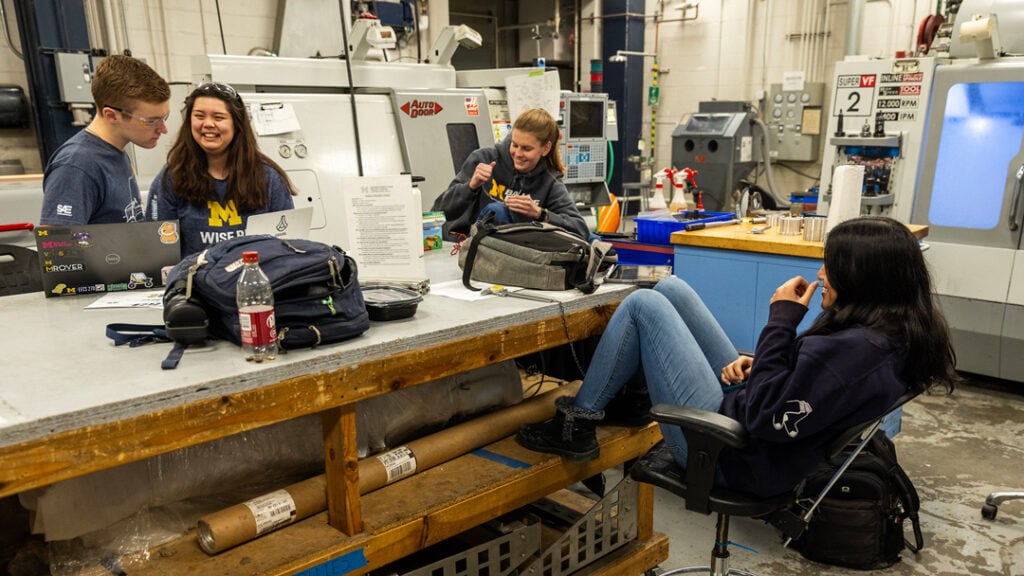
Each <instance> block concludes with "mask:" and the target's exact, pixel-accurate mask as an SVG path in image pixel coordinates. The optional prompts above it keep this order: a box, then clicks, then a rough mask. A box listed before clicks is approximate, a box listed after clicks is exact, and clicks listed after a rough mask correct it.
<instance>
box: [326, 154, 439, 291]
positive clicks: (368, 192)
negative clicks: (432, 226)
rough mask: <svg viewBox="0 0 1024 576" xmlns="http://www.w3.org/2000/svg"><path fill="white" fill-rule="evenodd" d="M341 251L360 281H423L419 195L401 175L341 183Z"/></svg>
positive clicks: (369, 177) (347, 179) (373, 177)
mask: <svg viewBox="0 0 1024 576" xmlns="http://www.w3.org/2000/svg"><path fill="white" fill-rule="evenodd" d="M341 191H342V196H343V197H344V212H345V218H346V226H345V228H346V231H345V232H346V236H347V238H348V242H347V244H346V247H347V249H348V251H349V252H351V253H352V257H353V258H355V260H356V263H357V264H358V265H359V278H360V280H373V281H388V280H393V281H410V280H413V281H414V280H420V279H425V278H426V277H427V269H426V265H425V264H424V261H423V256H424V255H423V211H422V209H421V201H420V192H419V190H418V189H416V188H414V187H413V185H412V178H411V177H410V176H409V175H408V174H406V175H394V176H365V177H361V178H344V179H342V190H341Z"/></svg>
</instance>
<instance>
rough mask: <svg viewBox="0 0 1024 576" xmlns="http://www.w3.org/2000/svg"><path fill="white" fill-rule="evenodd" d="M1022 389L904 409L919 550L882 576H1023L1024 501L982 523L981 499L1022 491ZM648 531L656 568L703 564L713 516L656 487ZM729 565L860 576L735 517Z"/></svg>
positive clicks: (993, 389) (784, 575) (903, 456)
mask: <svg viewBox="0 0 1024 576" xmlns="http://www.w3.org/2000/svg"><path fill="white" fill-rule="evenodd" d="M1022 436H1024V384H1015V385H1003V387H999V386H997V385H993V384H990V383H985V382H975V383H971V384H968V385H965V386H962V387H960V388H958V389H957V391H956V392H954V394H953V395H952V396H945V395H942V394H934V395H927V396H921V397H919V398H917V399H916V400H914V401H913V402H912V403H911V404H910V405H908V406H907V407H906V409H905V411H904V416H903V430H902V432H901V433H900V434H899V435H898V436H897V437H896V438H895V443H896V446H897V450H898V455H899V459H900V463H901V464H902V465H903V467H904V469H905V470H906V471H907V474H908V475H909V476H910V478H911V479H912V480H913V482H914V485H915V486H916V487H917V491H918V494H919V495H920V497H921V512H920V516H921V528H922V531H923V532H924V538H925V546H924V549H923V550H921V552H920V553H918V554H917V555H916V556H915V555H914V554H911V553H909V552H906V551H905V552H904V554H903V560H902V561H901V562H899V563H898V564H896V565H894V566H892V567H890V568H888V569H886V570H884V571H881V572H882V573H884V574H891V575H894V576H895V575H915V576H925V575H927V576H953V575H957V576H959V575H964V574H971V575H976V576H1022V575H1024V501H1008V502H1005V503H1004V504H1003V505H1002V506H1000V508H999V512H998V514H997V516H996V519H995V520H994V521H990V520H985V519H983V518H982V517H981V513H980V510H981V505H982V503H983V502H984V500H985V496H986V495H988V493H990V492H992V491H995V490H1000V491H1006V490H1024V441H1022V440H1021V437H1022ZM654 524H655V529H656V530H658V531H659V532H663V533H665V534H667V535H668V536H669V548H670V556H669V560H668V561H667V562H665V563H664V564H662V568H663V569H666V570H668V569H673V568H679V567H682V566H692V565H700V564H707V562H708V559H709V557H710V552H711V546H712V544H713V542H714V530H715V517H714V516H702V515H700V514H696V513H693V512H687V511H686V510H684V509H683V508H682V506H681V503H680V500H679V498H678V497H676V496H674V495H672V494H671V493H669V492H665V491H662V490H660V489H658V491H657V493H656V500H655V518H654ZM729 539H730V540H731V541H733V542H737V543H739V544H742V545H744V546H749V547H752V548H755V549H756V550H758V551H759V552H760V553H759V554H754V553H751V552H747V551H746V550H743V549H741V548H736V547H733V548H731V551H732V558H731V566H732V567H734V568H741V569H744V570H748V571H751V572H756V573H758V574H761V575H762V576H788V575H817V574H837V575H847V574H849V575H852V574H864V573H865V572H860V571H856V570H846V569H842V568H836V567H832V566H824V565H822V564H817V563H814V562H810V561H808V560H805V559H804V558H803V557H802V556H800V554H799V553H797V552H794V551H792V550H788V549H784V548H783V547H782V543H781V540H780V538H779V537H778V536H777V533H776V531H775V529H774V528H772V527H771V526H768V525H767V524H765V523H763V522H761V521H757V520H750V519H746V518H734V519H733V520H732V522H731V527H730V538H729Z"/></svg>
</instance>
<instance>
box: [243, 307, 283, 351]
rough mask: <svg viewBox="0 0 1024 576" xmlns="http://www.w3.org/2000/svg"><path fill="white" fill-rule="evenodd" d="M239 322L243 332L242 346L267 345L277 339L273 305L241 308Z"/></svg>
mask: <svg viewBox="0 0 1024 576" xmlns="http://www.w3.org/2000/svg"><path fill="white" fill-rule="evenodd" d="M238 324H239V326H240V327H241V332H242V346H266V345H268V344H272V343H273V342H275V341H276V340H277V326H276V325H275V323H274V307H273V306H267V305H266V304H260V305H257V306H244V307H242V308H239V309H238Z"/></svg>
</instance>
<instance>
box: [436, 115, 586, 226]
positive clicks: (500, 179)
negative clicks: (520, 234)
mask: <svg viewBox="0 0 1024 576" xmlns="http://www.w3.org/2000/svg"><path fill="white" fill-rule="evenodd" d="M564 172H565V167H564V166H563V165H562V161H561V159H560V158H559V157H558V124H556V123H555V119H554V118H552V117H551V115H550V114H548V113H547V111H545V110H542V109H539V108H534V109H531V110H527V111H525V112H523V113H522V114H520V115H519V116H518V117H517V118H516V121H515V123H514V124H513V125H512V132H511V133H510V134H509V135H508V136H507V137H505V139H504V140H502V141H501V142H499V143H497V144H496V145H494V146H490V147H487V148H480V149H479V150H476V151H475V152H473V153H472V154H470V155H469V158H467V159H466V161H465V162H464V163H463V164H462V169H461V170H459V173H458V174H457V175H456V176H455V179H454V180H452V183H451V184H449V185H448V189H447V190H445V191H444V192H443V193H442V194H441V196H439V197H438V198H437V200H435V201H434V207H433V210H434V211H444V214H445V219H446V222H445V224H444V228H443V230H444V237H445V239H446V240H453V241H455V240H458V239H459V236H458V235H459V234H462V235H467V234H469V228H470V226H472V225H473V223H474V222H476V221H477V220H478V219H480V218H481V217H482V216H483V215H484V214H487V213H489V212H493V213H494V216H495V221H496V222H504V223H509V222H530V221H539V222H550V223H551V224H554V225H555V226H560V227H562V228H564V229H566V230H568V231H569V232H572V233H573V234H576V235H577V236H579V237H581V238H583V239H587V238H589V236H590V230H589V229H588V228H587V223H586V222H584V221H583V217H582V216H580V213H579V211H578V210H577V209H576V203H575V202H573V200H572V198H571V197H570V196H569V192H568V191H567V190H566V189H565V184H563V183H562V175H563V173H564Z"/></svg>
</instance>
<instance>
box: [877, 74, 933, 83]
mask: <svg viewBox="0 0 1024 576" xmlns="http://www.w3.org/2000/svg"><path fill="white" fill-rule="evenodd" d="M922 80H924V72H912V73H909V74H882V79H881V83H882V84H903V83H907V82H918V83H920V82H921V81H922Z"/></svg>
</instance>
